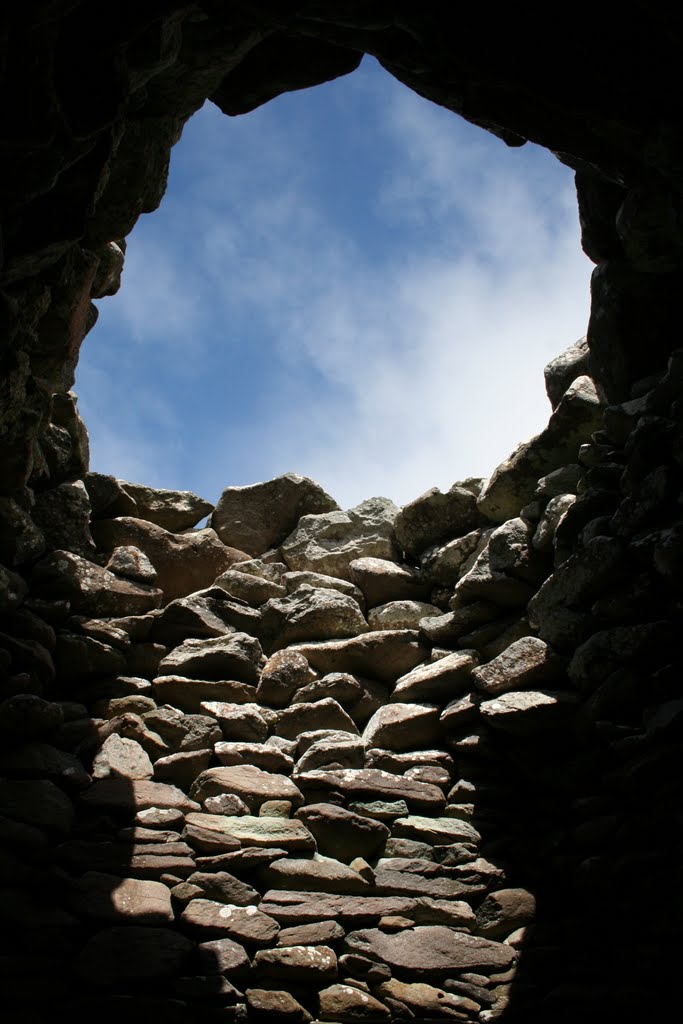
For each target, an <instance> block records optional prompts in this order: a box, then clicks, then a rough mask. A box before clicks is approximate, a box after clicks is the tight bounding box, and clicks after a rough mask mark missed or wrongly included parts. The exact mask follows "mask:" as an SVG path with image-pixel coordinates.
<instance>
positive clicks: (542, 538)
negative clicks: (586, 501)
mask: <svg viewBox="0 0 683 1024" xmlns="http://www.w3.org/2000/svg"><path fill="white" fill-rule="evenodd" d="M575 501H576V495H574V494H559V495H557V497H554V498H551V499H550V501H549V502H548V504H547V505H546V507H545V509H544V511H543V515H542V516H541V519H540V521H539V523H538V525H537V527H536V530H535V532H534V536H533V539H532V541H531V543H532V545H533V547H534V550H535V551H548V550H550V548H551V547H552V545H553V540H554V539H555V531H556V530H557V527H558V526H559V524H560V522H561V521H562V518H563V517H564V515H565V514H566V513H567V512H568V511H569V509H570V508H571V507H572V505H573V504H574V502H575Z"/></svg>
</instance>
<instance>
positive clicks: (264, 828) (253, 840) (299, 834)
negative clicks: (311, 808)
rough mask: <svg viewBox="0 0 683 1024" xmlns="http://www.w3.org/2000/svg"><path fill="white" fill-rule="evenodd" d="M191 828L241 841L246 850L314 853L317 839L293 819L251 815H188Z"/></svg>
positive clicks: (302, 824) (299, 822)
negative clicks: (196, 827) (261, 849)
mask: <svg viewBox="0 0 683 1024" xmlns="http://www.w3.org/2000/svg"><path fill="white" fill-rule="evenodd" d="M186 821H187V824H188V825H197V826H200V827H202V828H205V829H208V830H209V831H211V830H213V831H215V832H218V833H222V834H224V835H228V836H232V837H233V838H235V839H237V840H238V841H239V842H240V843H241V844H242V846H258V847H263V848H279V849H282V850H286V851H288V852H289V851H292V852H294V851H296V850H301V851H306V850H309V851H311V852H314V851H315V849H316V845H315V839H314V838H313V836H312V835H311V833H310V832H309V831H308V829H307V828H306V826H305V825H304V823H303V822H301V821H296V820H295V819H293V818H256V817H253V816H252V815H249V814H243V815H240V816H239V817H229V816H227V815H224V814H195V813H192V814H188V815H187V819H186Z"/></svg>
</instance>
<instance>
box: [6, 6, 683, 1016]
mask: <svg viewBox="0 0 683 1024" xmlns="http://www.w3.org/2000/svg"><path fill="white" fill-rule="evenodd" d="M5 7H6V10H3V16H2V20H1V22H0V58H1V59H0V75H1V76H2V84H3V90H2V96H3V101H2V102H3V119H2V129H1V131H0V151H1V155H2V179H1V181H0V219H1V229H2V234H1V240H2V251H1V254H0V260H1V263H0V614H1V615H2V622H1V623H0V626H1V628H0V732H1V733H2V745H1V753H0V772H1V775H2V778H1V780H0V834H1V835H2V839H3V844H2V852H1V854H0V858H1V859H0V863H1V864H2V875H1V878H2V887H3V898H2V900H0V916H1V918H2V922H3V929H2V949H1V950H0V967H1V968H2V972H3V973H2V977H3V993H2V997H1V998H2V1004H1V1005H2V1012H3V1014H4V1016H5V1017H6V1018H7V1019H8V1020H13V1019H16V1020H21V1021H22V1024H26V1022H29V1024H44V1022H45V1021H46V1020H48V1019H50V1020H52V1019H53V1017H54V1016H55V1015H59V1014H64V1015H67V1019H71V1020H74V1021H77V1020H83V1019H90V1017H91V1016H93V1015H97V1016H98V1018H99V1019H100V1020H111V1021H117V1022H118V1021H119V1020H121V1019H123V1018H125V1019H127V1020H129V1021H143V1020H144V1021H148V1020H149V1019H160V1020H164V1021H169V1022H175V1021H178V1022H181V1021H182V1022H187V1021H190V1020H196V1019H197V1018H200V1019H202V1020H203V1021H211V1020H217V1021H230V1020H245V1019H246V1020H247V1021H249V1020H255V1021H258V1020H261V1021H276V1020H281V1021H306V1020H309V1019H318V1020H325V1021H328V1022H332V1021H340V1022H346V1021H364V1020H365V1021H372V1020H374V1021H381V1020H414V1021H430V1020H443V1019H446V1018H454V1019H456V1020H457V1019H464V1020H471V1021H481V1022H484V1021H487V1020H496V1019H498V1020H502V1021H505V1022H508V1021H511V1022H518V1021H519V1022H522V1021H523V1022H524V1024H536V1022H538V1024H540V1022H543V1024H546V1022H547V1021H549V1020H552V1021H553V1022H559V1024H563V1022H566V1024H569V1022H571V1024H574V1022H575V1021H577V1020H581V1021H586V1022H591V1021H596V1022H597V1021H601V1022H602V1021H604V1020H606V1019H609V1020H612V1019H616V1020H619V1021H620V1022H622V1024H630V1022H631V1021H633V1022H634V1024H635V1022H638V1024H640V1022H641V1021H642V1020H657V1021H659V1020H661V1021H668V1020H672V1019H676V1018H677V1016H678V1015H679V1014H677V1008H678V1002H679V997H678V992H677V977H678V959H679V949H680V938H681V934H680V933H681V926H680V921H681V910H682V909H683V906H682V904H683V900H682V899H681V888H680V832H681V829H680V807H681V784H680V780H681V777H683V772H681V767H683V766H682V765H681V756H680V747H681V744H680V740H681V722H682V721H683V717H682V713H683V705H682V703H681V695H680V678H681V658H680V654H679V643H678V639H679V635H680V629H681V578H682V571H681V570H682V568H683V567H682V565H681V560H682V554H681V553H682V551H683V547H682V537H683V533H682V527H681V508H680V494H681V467H682V465H683V455H682V452H683V447H682V445H681V422H682V415H681V397H680V396H681V383H682V380H683V370H682V367H683V358H682V356H681V348H680V293H681V275H682V272H683V233H682V231H681V222H682V216H681V210H682V209H683V206H682V202H681V196H682V194H683V181H682V179H681V161H680V153H681V149H682V143H683V139H682V137H681V129H680V124H681V113H682V111H681V93H680V83H679V73H678V66H679V60H680V51H681V43H682V40H681V30H680V19H679V18H677V17H676V16H675V15H673V14H667V15H666V16H664V15H662V13H661V11H659V10H658V9H656V8H654V7H652V8H651V9H648V10H645V9H644V8H642V9H640V10H639V12H638V18H637V19H635V18H633V19H631V18H625V17H621V18H618V19H616V18H615V17H614V15H613V12H610V11H598V10H596V9H592V10H591V12H590V16H588V17H587V16H586V15H585V13H582V12H581V11H578V10H577V11H572V12H570V14H568V15H567V16H566V17H564V19H563V21H562V25H561V31H560V32H556V31H555V29H553V32H552V33H550V32H548V33H546V36H545V40H542V41H541V42H539V25H540V24H541V23H539V21H538V18H537V14H536V12H535V11H533V10H529V11H526V10H523V9H521V8H519V7H516V8H514V9H512V8H511V9H510V11H509V12H502V11H499V12H497V14H496V17H495V18H492V16H491V13H490V10H489V9H488V8H484V7H481V5H480V6H479V7H477V8H471V9H468V10H464V9H463V8H462V5H459V6H456V7H453V8H452V9H451V7H450V6H449V5H444V4H441V3H430V2H424V0H423V2H421V3H420V4H415V3H413V2H409V0H406V2H402V3H394V4H390V5H387V4H385V3H383V2H380V0H376V2H375V0H372V2H364V3H362V4H358V3H355V2H351V0H332V2H330V3H328V4H325V5H320V4H318V3H314V2H303V3H302V2H300V0H292V2H289V0H287V2H282V3H277V4H272V3H269V2H258V3H256V2H249V0H240V2H235V3H231V4H219V3H215V2H213V0H200V2H197V3H182V2H177V0H154V2H144V3H143V2H141V3H138V4H136V5H135V6H134V7H133V6H132V5H119V6H118V7H116V5H115V6H114V7H113V8H112V7H111V5H110V7H109V8H106V9H105V8H103V6H102V5H101V4H99V3H96V2H95V0H49V2H37V3H30V4H18V3H14V2H9V3H8V4H6V5H5ZM447 8H448V9H447ZM364 53H370V54H373V55H374V56H376V57H377V58H378V59H379V60H380V62H381V63H382V64H383V66H384V67H385V68H386V69H387V70H388V71H389V72H390V73H392V74H394V75H395V76H396V77H397V78H399V79H400V80H401V81H403V82H404V83H405V84H407V85H408V86H410V87H411V88H413V89H414V90H415V91H417V92H418V93H419V94H421V95H423V96H425V97H427V98H428V99H430V100H432V101H434V102H437V103H440V104H442V105H443V106H445V107H447V108H448V109H450V110H452V111H454V112H455V113H458V114H461V115H462V116H464V117H466V118H468V119H469V120H470V121H472V122H473V123H475V124H478V125H480V126H481V127H482V128H484V129H486V130H488V131H491V132H493V133H494V134H496V135H497V136H498V137H500V138H501V139H502V140H503V141H504V142H505V143H507V144H508V145H521V144H523V143H524V142H525V141H526V140H531V141H533V142H536V143H539V144H541V145H543V146H545V147H546V148H548V149H550V150H552V151H553V152H554V153H556V154H557V155H558V157H559V158H560V159H561V160H562V161H564V162H565V163H567V164H568V165H569V166H570V167H572V168H574V170H575V171H576V184H577V196H578V204H579V216H580V220H581V227H582V244H583V248H584V250H585V252H586V253H587V254H588V256H589V257H590V258H591V259H592V260H593V262H594V263H595V264H596V268H595V271H594V274H593V282H592V308H591V317H590V322H589V325H588V332H587V339H586V341H585V342H581V343H579V344H578V345H576V346H574V347H573V348H572V349H571V350H569V351H568V352H567V353H564V354H563V355H562V356H561V357H559V358H558V360H556V361H555V362H554V363H553V364H551V366H550V367H549V368H548V369H547V372H546V378H547V390H548V396H549V398H550V402H551V406H552V410H553V411H552V414H551V416H550V420H549V423H548V426H547V428H546V430H544V431H543V432H542V433H541V435H539V437H538V438H535V439H533V440H532V441H530V442H528V443H526V444H524V445H522V446H520V447H519V448H518V449H517V450H516V451H515V452H514V453H513V454H512V455H511V457H510V458H509V459H508V460H507V461H506V463H504V464H503V465H502V466H501V467H499V468H498V469H497V470H496V471H495V472H494V473H493V475H492V476H491V478H490V479H489V480H488V481H479V480H466V481H459V482H458V483H457V484H455V485H454V486H453V487H452V488H451V489H450V490H449V491H448V492H447V493H446V494H441V493H439V492H430V493H429V494H427V495H424V496H422V497H420V498H418V499H417V500H416V501H415V502H412V503H411V504H410V505H408V506H406V507H405V508H403V509H400V510H399V509H397V508H396V507H395V506H393V505H392V504H391V502H388V501H386V500H385V499H378V498H372V499H370V500H369V501H367V502H363V503H362V504H361V505H360V506H359V507H358V508H356V509H352V510H346V511H344V510H341V509H339V508H338V507H337V506H336V503H335V502H334V500H333V499H332V498H330V496H329V495H326V494H325V493H324V492H323V491H322V490H321V489H320V488H319V487H317V485H314V484H312V483H311V482H308V481H305V480H302V479H301V478H298V477H295V476H288V477H284V478H280V479H279V480H277V481H271V482H268V483H267V484H263V485H258V486H256V487H254V488H246V489H236V488H229V489H228V492H227V493H226V495H224V496H223V498H222V499H221V502H220V503H219V505H218V506H217V508H216V509H215V510H212V511H211V521H210V525H209V526H208V527H205V528H202V529H196V528H195V527H196V524H197V523H199V522H200V521H201V520H202V519H203V517H205V516H206V515H207V513H208V512H209V511H210V510H209V508H207V505H206V503H205V502H202V501H201V499H198V498H197V497H196V496H194V495H190V494H187V493H184V494H179V493H177V492H176V493H174V492H163V491H158V490H154V489H151V488H147V487H144V486H143V485H141V484H135V485H132V484H128V483H125V482H121V481H117V480H115V479H113V478H110V477H105V476H101V475H98V474H97V473H91V472H90V471H89V458H88V440H87V431H86V429H85V426H84V425H83V423H82V422H81V420H80V417H79V415H78V411H77V404H76V401H75V398H74V397H73V395H72V394H71V393H70V387H71V385H72V382H73V373H74V368H75V366H76V362H77V359H78V351H79V348H80V345H81V344H82V342H83V340H84V338H85V337H86V335H87V332H88V330H89V329H90V328H91V327H92V325H93V323H94V321H95V317H96V309H95V307H94V306H93V304H92V301H91V300H92V299H93V298H100V297H103V296H109V295H113V294H114V293H115V292H116V290H117V288H118V286H119V280H120V275H121V270H122V267H123V262H124V255H125V236H126V235H127V234H128V233H129V231H130V229H131V228H132V226H133V225H134V224H135V222H136V220H137V218H138V217H139V215H140V214H141V213H143V212H150V211H152V210H154V209H155V208H156V206H157V205H158V204H159V202H160V200H161V197H162V196H163V192H164V187H165V179H166V172H167V166H168V160H169V155H170V150H171V147H172V146H173V144H174V142H175V141H177V139H178V137H179V135H180V132H181V131H182V126H183V124H184V123H185V121H186V120H187V118H188V117H189V116H191V114H192V113H193V112H194V111H195V110H196V109H198V107H199V106H200V105H201V104H202V103H203V102H204V100H205V99H206V98H207V97H210V98H211V99H212V100H213V101H214V102H216V103H217V104H218V105H219V106H220V107H221V109H222V110H223V111H224V112H226V113H227V114H229V115H234V114H240V113H244V112H245V111H247V110H250V109H252V108H253V107H255V106H258V105H259V104H260V103H263V102H265V101H267V100H268V99H270V98H271V97H273V96H276V95H278V94H279V93H281V92H283V91H287V90H288V89H293V88H301V87H305V86H309V85H314V84H316V83H318V82H321V81H327V80H329V79H331V78H334V77H336V76H338V75H340V74H346V73H348V72H349V71H352V70H353V68H354V67H355V66H356V65H357V63H358V62H359V61H360V59H361V57H362V55H363V54H364ZM482 468H485V467H482Z"/></svg>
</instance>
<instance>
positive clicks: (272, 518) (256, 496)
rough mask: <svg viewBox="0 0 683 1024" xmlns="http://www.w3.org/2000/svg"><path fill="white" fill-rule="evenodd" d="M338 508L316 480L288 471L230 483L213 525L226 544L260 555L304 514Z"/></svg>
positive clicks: (282, 538) (283, 537)
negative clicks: (241, 484) (261, 480)
mask: <svg viewBox="0 0 683 1024" xmlns="http://www.w3.org/2000/svg"><path fill="white" fill-rule="evenodd" d="M338 508H339V506H338V505H337V503H336V501H335V500H334V499H333V498H331V497H330V495H329V494H327V493H326V492H325V491H324V490H323V489H322V487H320V485H319V484H317V483H315V481H313V480H310V479H309V478H308V477H304V476H299V475H298V474H297V473H285V474H284V475H283V476H279V477H275V478H274V479H273V480H267V481H265V482H264V483H257V484H250V485H247V486H244V487H227V488H226V489H225V490H224V491H223V493H222V494H221V497H220V498H219V501H218V504H217V505H216V508H215V510H214V512H213V515H212V516H211V526H212V527H213V529H214V530H215V531H216V533H217V534H218V536H219V537H220V539H221V540H222V541H223V543H224V544H228V545H230V546H231V547H235V548H238V549H240V550H242V551H246V552H247V553H248V554H250V555H260V554H262V553H263V552H264V551H267V550H268V549H269V548H272V547H276V546H277V545H278V544H280V543H281V541H283V540H284V539H285V537H287V536H288V534H290V533H291V531H292V530H293V529H294V528H295V526H296V524H297V523H298V522H299V520H300V519H301V518H302V516H306V515H318V514H321V513H326V512H331V511H333V510H335V509H338Z"/></svg>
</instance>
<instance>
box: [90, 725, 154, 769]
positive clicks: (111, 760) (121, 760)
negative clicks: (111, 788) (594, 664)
mask: <svg viewBox="0 0 683 1024" xmlns="http://www.w3.org/2000/svg"><path fill="white" fill-rule="evenodd" d="M153 773H154V768H153V767H152V762H151V761H150V759H149V757H148V756H147V754H146V753H145V751H144V750H143V749H142V747H141V746H140V744H139V743H136V742H135V740H129V739H125V738H123V737H121V736H118V735H117V734H116V733H112V735H111V736H108V737H107V739H106V740H105V741H104V743H103V744H102V747H101V749H100V751H99V753H98V754H97V756H96V757H95V760H94V761H93V770H92V774H93V778H95V779H106V778H108V777H109V776H118V777H120V778H124V779H151V778H152V775H153Z"/></svg>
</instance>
